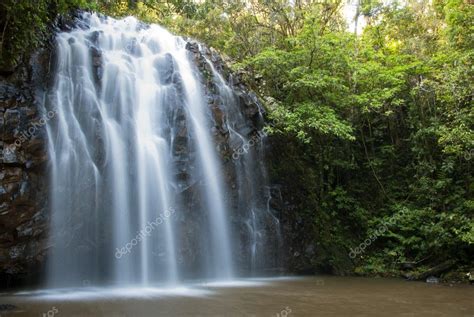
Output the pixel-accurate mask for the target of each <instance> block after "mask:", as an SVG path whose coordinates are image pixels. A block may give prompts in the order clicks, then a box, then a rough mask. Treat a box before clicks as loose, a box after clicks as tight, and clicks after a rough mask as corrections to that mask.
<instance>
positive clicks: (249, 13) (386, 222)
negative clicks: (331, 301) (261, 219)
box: [0, 0, 474, 275]
mask: <svg viewBox="0 0 474 317" xmlns="http://www.w3.org/2000/svg"><path fill="white" fill-rule="evenodd" d="M344 4H345V2H344V1H343V0H333V1H329V0H317V1H311V0H308V1H304V0H294V1H291V2H290V1H284V0H248V1H244V0H203V1H186V0H149V1H145V0H142V1H106V0H102V1H86V0H38V1H17V0H4V1H2V3H1V4H0V6H1V7H2V10H1V13H0V19H1V23H0V26H1V61H2V64H3V65H2V67H1V68H2V69H3V70H5V69H10V68H14V67H15V65H16V64H18V63H21V62H22V58H23V56H25V55H27V54H28V50H30V49H32V48H34V47H36V46H38V45H39V43H40V42H41V41H42V39H43V38H44V34H46V33H47V32H48V25H50V23H51V22H52V21H53V20H54V19H55V18H56V16H57V15H58V14H60V13H64V12H67V11H68V10H70V9H72V8H85V9H91V10H96V11H99V12H101V13H104V14H109V15H113V16H118V17H120V16H126V15H134V16H136V17H137V18H138V19H141V20H144V21H146V22H154V23H159V24H162V25H164V26H166V27H167V28H169V29H170V30H171V31H172V32H175V33H177V34H182V35H187V36H189V37H192V38H196V39H198V40H200V41H202V42H204V43H206V44H207V45H209V46H212V47H214V48H215V49H217V50H218V51H219V52H221V53H222V54H225V55H226V56H228V58H229V61H230V63H231V64H232V67H233V68H234V69H235V70H236V71H237V72H239V73H241V74H242V76H244V78H245V80H246V81H247V82H248V83H249V84H250V85H251V86H252V88H253V89H254V90H255V91H256V92H257V93H258V94H259V95H260V96H261V98H262V100H264V102H265V105H266V108H267V111H268V116H269V120H272V121H273V122H274V124H273V125H272V126H271V127H269V128H268V130H269V132H270V133H271V134H272V138H271V143H272V148H273V154H272V158H271V160H270V162H271V170H270V173H271V176H272V178H273V180H274V182H276V183H278V184H282V191H283V194H284V197H287V199H288V200H289V205H290V210H291V211H292V212H293V213H294V217H295V219H296V218H298V219H302V221H301V222H300V224H299V225H298V226H299V227H298V228H294V229H295V230H304V232H305V238H304V239H307V240H310V241H314V243H315V244H316V245H317V255H316V256H314V258H311V259H310V260H309V264H308V265H309V266H311V267H313V268H314V269H315V270H325V271H332V272H335V273H353V272H356V273H359V274H382V275H389V274H399V273H400V270H401V266H400V264H403V263H405V264H407V263H408V264H410V263H411V264H413V263H416V264H417V265H416V269H415V270H417V271H423V270H424V269H426V268H427V267H432V266H434V265H438V264H441V263H449V265H448V266H449V267H450V268H451V271H452V272H456V271H464V272H465V271H466V270H469V269H470V268H471V267H472V266H473V265H474V264H473V263H474V199H473V191H474V186H473V169H472V163H473V162H474V132H473V125H474V107H473V100H474V4H473V2H472V1H470V0H432V1H429V0H407V1H398V2H397V1H388V2H387V1H385V2H384V1H380V0H360V2H359V3H358V6H357V13H356V14H357V15H358V16H359V19H358V20H359V21H362V20H364V21H365V23H366V26H365V27H364V29H363V31H362V32H357V31H355V30H354V29H352V30H351V29H349V28H348V26H347V23H346V21H345V19H344V18H343V16H342V10H341V8H342V7H343V5H344ZM32 30H35V32H33V31H32ZM394 215H397V216H396V219H393V217H394ZM381 228H384V230H380V229H381ZM370 237H376V238H375V239H373V241H371V243H369V245H367V246H366V247H363V248H362V249H363V250H362V249H358V250H359V251H361V252H355V253H356V254H354V253H353V255H354V256H352V257H349V256H348V254H349V253H350V252H351V250H352V251H353V250H356V248H359V247H360V244H361V243H362V242H364V240H366V239H367V238H370ZM453 274H454V273H453Z"/></svg>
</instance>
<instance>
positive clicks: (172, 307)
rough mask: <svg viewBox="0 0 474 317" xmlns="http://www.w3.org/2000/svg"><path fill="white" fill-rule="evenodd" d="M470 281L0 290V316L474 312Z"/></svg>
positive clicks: (332, 280) (315, 280) (333, 280)
mask: <svg viewBox="0 0 474 317" xmlns="http://www.w3.org/2000/svg"><path fill="white" fill-rule="evenodd" d="M473 300H474V287H472V286H469V285H453V286H450V285H438V284H427V283H422V282H406V281H403V280H398V279H371V278H351V277H327V276H320V277H304V278H276V279H246V280H238V281H235V282H222V283H217V282H215V283H206V282H197V283H192V284H189V285H187V286H180V287H177V288H169V289H162V288H161V289H160V288H152V287H147V288H127V289H120V288H117V289H104V288H86V289H82V290H81V291H78V290H76V291H71V290H69V291H66V290H61V291H59V292H52V291H48V292H36V293H34V292H33V293H31V292H30V293H26V292H24V293H22V294H17V295H15V296H12V295H6V294H3V295H2V296H1V297H0V304H4V305H5V304H10V305H14V306H16V309H15V310H12V311H10V312H9V313H5V312H0V313H1V316H2V317H3V316H18V317H20V316H42V314H44V313H45V314H46V316H47V313H48V311H49V312H50V315H51V316H52V315H53V314H51V313H53V309H54V308H55V309H56V310H57V313H55V314H54V316H56V315H57V316H117V317H119V316H120V317H125V316H127V317H128V316H137V317H138V316H277V314H280V316H469V317H472V316H474V301H473Z"/></svg>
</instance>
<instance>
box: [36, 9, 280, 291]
mask: <svg viewBox="0 0 474 317" xmlns="http://www.w3.org/2000/svg"><path fill="white" fill-rule="evenodd" d="M186 44H187V43H186V41H184V40H183V39H182V38H180V37H177V36H173V35H171V34H170V33H169V32H167V31H166V30H164V29H163V28H161V27H159V26H156V25H151V26H148V25H143V24H141V23H139V22H138V21H137V20H136V19H134V18H126V19H124V20H120V21H117V20H114V19H110V18H105V17H100V16H98V15H95V14H88V13H87V14H86V13H85V14H83V15H82V16H81V18H80V19H79V21H77V26H76V28H75V29H73V30H72V31H70V32H61V33H58V35H57V51H56V59H57V61H56V67H55V79H54V83H53V84H52V85H51V88H50V89H49V91H48V93H47V94H46V98H45V109H46V110H48V111H54V113H55V119H54V120H50V122H48V126H47V133H48V139H49V149H48V150H49V153H50V157H51V184H50V192H51V197H50V204H51V210H52V212H51V238H50V244H51V252H50V256H49V259H48V279H47V283H48V286H49V287H61V286H81V285H91V284H92V285H104V284H105V285H107V284H109V285H110V284H112V285H132V284H138V285H147V284H156V283H167V284H175V283H179V282H181V281H183V280H184V279H189V278H212V279H231V278H233V277H234V276H236V270H235V266H236V265H237V266H239V267H240V266H241V264H240V262H242V261H239V260H236V259H235V258H236V257H238V254H239V252H240V251H238V249H239V248H242V247H241V245H248V246H249V248H248V249H249V250H250V252H251V257H252V262H254V261H255V257H256V254H257V247H258V244H259V243H260V247H262V241H260V242H259V239H258V235H259V234H260V232H259V230H263V229H262V228H260V227H261V226H262V225H263V224H261V223H258V221H259V220H258V219H261V218H259V217H258V216H256V214H255V213H258V212H259V210H258V209H259V208H260V207H261V206H260V205H259V203H258V201H260V200H263V201H266V198H265V197H262V199H259V198H258V197H256V195H258V192H259V191H258V190H256V188H257V187H258V188H263V187H262V186H261V185H262V184H260V183H258V181H257V177H258V176H257V175H258V173H257V172H255V173H254V176H251V173H252V169H258V167H257V166H255V165H253V164H251V160H257V158H256V157H254V156H253V155H254V154H252V156H249V157H248V158H245V159H244V160H242V161H237V160H235V161H234V164H235V167H236V173H237V177H238V178H239V179H238V181H237V183H238V185H237V191H238V202H237V203H238V209H241V210H243V212H242V213H238V212H237V213H235V212H234V211H233V210H235V208H234V207H233V206H232V205H234V204H235V201H233V199H232V194H231V192H232V190H229V188H228V186H227V183H226V181H225V180H224V172H223V162H222V161H221V159H220V157H219V155H218V153H217V151H216V146H215V140H214V139H213V135H212V133H211V131H212V129H213V124H214V118H213V115H212V112H211V111H210V109H209V107H208V103H207V96H206V92H205V89H204V85H203V83H202V78H201V77H202V76H201V75H200V74H199V69H198V67H197V66H196V65H195V61H193V58H192V56H191V54H190V52H189V50H187V48H186ZM209 63H210V65H211V66H212V63H211V62H209ZM212 71H213V74H214V77H215V79H216V85H218V86H219V87H221V89H219V93H218V95H219V96H220V100H221V102H222V105H221V106H222V108H223V111H224V112H225V113H226V124H225V125H226V127H227V128H228V129H229V131H231V133H230V137H229V144H230V143H231V142H234V141H235V140H234V139H235V138H240V141H241V142H246V139H245V137H243V136H242V135H241V133H239V132H237V130H238V129H237V128H236V127H235V124H237V125H239V127H242V126H243V125H245V119H244V118H243V117H242V116H241V115H239V114H238V112H239V111H240V110H239V109H237V108H236V105H237V103H236V102H235V100H233V99H232V98H234V97H232V91H231V90H230V88H229V86H228V85H226V84H225V81H224V80H223V78H222V77H221V76H220V75H219V73H218V72H216V71H215V69H214V68H212ZM226 104H228V105H229V106H228V107H226ZM231 121H234V123H230V122H231ZM234 143H235V142H234ZM249 160H250V161H249ZM258 160H260V162H258V163H257V164H262V161H263V160H261V158H258ZM267 198H268V197H267ZM266 210H267V211H268V208H267V209H266ZM232 214H234V216H236V217H238V215H240V214H243V215H246V216H248V218H247V219H249V220H247V219H243V220H241V222H243V223H246V224H247V225H248V227H249V234H248V236H249V237H250V238H249V240H250V241H249V242H246V241H244V242H235V241H234V240H235V239H234V237H236V236H239V234H238V233H234V234H233V233H232V232H234V231H238V224H237V225H235V222H236V221H234V220H232V221H231V219H232ZM270 214H271V213H270ZM275 220H276V219H275ZM276 221H277V220H276ZM237 222H239V221H237ZM233 223H234V224H233ZM235 227H237V229H236V228H235ZM244 236H245V234H244ZM237 240H239V241H240V240H242V239H237ZM244 240H245V238H244ZM260 240H261V239H260ZM244 248H246V247H244ZM251 266H255V265H251ZM240 271H245V270H242V269H241V270H240Z"/></svg>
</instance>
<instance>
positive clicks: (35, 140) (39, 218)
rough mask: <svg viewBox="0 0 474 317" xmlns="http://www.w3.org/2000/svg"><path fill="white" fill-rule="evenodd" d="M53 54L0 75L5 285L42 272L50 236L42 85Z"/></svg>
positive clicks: (0, 242) (0, 247) (0, 240)
mask: <svg viewBox="0 0 474 317" xmlns="http://www.w3.org/2000/svg"><path fill="white" fill-rule="evenodd" d="M48 58H49V57H48V53H47V51H46V50H42V51H39V52H38V53H36V54H35V55H34V56H32V57H31V60H30V62H29V64H27V65H23V66H20V67H18V69H17V70H16V71H14V72H13V73H12V74H10V75H9V76H8V77H3V78H2V77H0V162H1V170H0V286H1V287H9V286H12V285H16V284H18V283H19V282H21V280H25V279H28V280H30V281H31V280H32V279H33V281H34V279H35V277H37V276H38V272H40V271H41V269H42V268H41V263H42V262H43V259H44V255H45V248H46V236H47V234H46V233H47V232H46V229H47V217H48V216H47V209H46V205H47V192H48V191H47V183H48V182H47V175H46V173H45V170H46V169H45V166H46V162H47V154H46V151H45V144H46V139H45V124H46V120H50V118H48V117H47V114H42V113H40V110H39V109H40V107H39V101H40V100H39V99H38V98H37V97H38V94H37V93H36V90H37V89H40V90H41V87H42V86H43V83H46V82H47V75H46V73H45V72H44V70H45V69H47V65H48V63H47V62H48Z"/></svg>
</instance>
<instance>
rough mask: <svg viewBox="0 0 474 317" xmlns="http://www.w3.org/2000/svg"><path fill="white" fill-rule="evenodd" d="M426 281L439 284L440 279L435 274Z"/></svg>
mask: <svg viewBox="0 0 474 317" xmlns="http://www.w3.org/2000/svg"><path fill="white" fill-rule="evenodd" d="M426 283H430V284H438V283H439V279H438V278H437V277H435V276H430V277H428V278H427V279H426Z"/></svg>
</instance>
